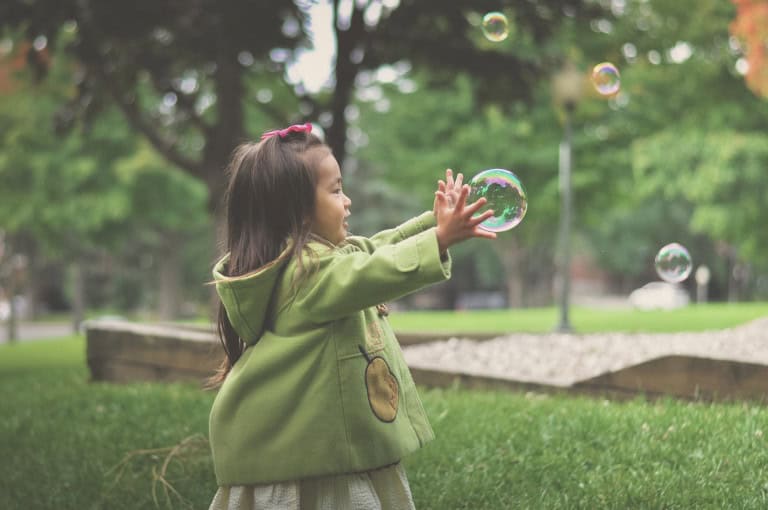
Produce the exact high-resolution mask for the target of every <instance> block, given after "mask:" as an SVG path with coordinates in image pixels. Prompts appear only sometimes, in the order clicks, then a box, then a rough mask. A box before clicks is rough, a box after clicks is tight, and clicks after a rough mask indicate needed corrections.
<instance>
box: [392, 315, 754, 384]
mask: <svg viewBox="0 0 768 510" xmlns="http://www.w3.org/2000/svg"><path fill="white" fill-rule="evenodd" d="M403 353H404V354H405V359H406V361H407V363H408V365H409V366H411V367H413V368H425V369H432V370H444V371H449V372H459V373H465V374H472V375H485V376H491V377H497V378H502V379H511V380H515V381H525V382H535V383H543V384H549V385H557V386H570V385H571V384H573V383H575V382H577V381H580V380H583V379H588V378H591V377H594V376H597V375H599V374H602V373H604V372H609V371H615V370H618V369H621V368H624V367H627V366H631V365H636V364H638V363H641V362H643V361H647V360H649V359H653V358H657V357H659V356H664V355H671V354H683V355H686V354H687V355H691V356H697V357H706V358H713V359H725V360H733V361H745V362H750V363H760V364H767V365H768V317H764V318H760V319H757V320H754V321H752V322H750V323H748V324H745V325H742V326H739V327H736V328H732V329H726V330H720V331H705V332H697V333H671V334H649V333H601V334H591V335H580V334H574V335H570V334H559V333H552V334H511V335H507V336H502V337H498V338H494V339H491V340H486V341H481V342H479V341H473V340H469V339H466V338H450V339H448V340H444V341H439V342H430V343H425V344H418V345H412V346H407V347H403Z"/></svg>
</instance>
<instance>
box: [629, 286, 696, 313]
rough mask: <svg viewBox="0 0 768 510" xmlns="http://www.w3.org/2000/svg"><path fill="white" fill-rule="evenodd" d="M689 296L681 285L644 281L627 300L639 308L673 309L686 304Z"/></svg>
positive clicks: (689, 299)
mask: <svg viewBox="0 0 768 510" xmlns="http://www.w3.org/2000/svg"><path fill="white" fill-rule="evenodd" d="M690 301H691V298H690V297H689V296H688V292H686V291H685V289H683V288H682V287H681V286H679V285H676V284H674V283H667V282H650V283H646V284H645V285H643V286H642V287H640V288H639V289H635V290H633V291H632V293H631V294H630V295H629V302H630V304H632V306H633V307H635V308H638V309H640V310H654V309H661V310H674V309H675V308H681V307H684V306H688V303H690Z"/></svg>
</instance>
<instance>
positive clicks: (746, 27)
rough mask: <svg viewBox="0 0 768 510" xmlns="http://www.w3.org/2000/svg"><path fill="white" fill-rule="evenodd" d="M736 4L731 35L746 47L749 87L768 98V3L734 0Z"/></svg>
mask: <svg viewBox="0 0 768 510" xmlns="http://www.w3.org/2000/svg"><path fill="white" fill-rule="evenodd" d="M732 1H733V3H734V4H736V8H737V10H736V19H734V20H733V22H732V23H731V25H730V28H731V33H732V34H733V35H734V36H736V37H738V38H740V39H741V40H743V41H744V43H745V45H746V51H745V53H746V57H747V65H748V68H747V73H746V80H747V84H748V85H749V87H750V88H751V89H752V90H753V91H754V92H755V94H758V95H760V96H762V97H768V61H766V58H767V57H768V55H766V52H767V51H768V44H767V43H766V41H768V2H766V1H765V0H732Z"/></svg>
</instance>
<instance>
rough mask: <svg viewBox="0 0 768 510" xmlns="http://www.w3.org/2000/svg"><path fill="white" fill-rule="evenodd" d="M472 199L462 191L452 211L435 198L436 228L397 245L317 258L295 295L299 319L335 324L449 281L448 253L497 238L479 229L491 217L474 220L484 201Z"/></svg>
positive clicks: (348, 248)
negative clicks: (479, 239)
mask: <svg viewBox="0 0 768 510" xmlns="http://www.w3.org/2000/svg"><path fill="white" fill-rule="evenodd" d="M468 194H469V186H466V185H464V186H463V187H462V189H461V193H459V195H458V197H457V201H456V202H455V205H452V204H451V201H450V200H449V198H448V197H447V196H446V193H445V192H442V191H438V192H437V193H435V210H436V211H437V223H438V225H437V227H435V228H431V229H429V230H426V231H424V232H421V233H419V234H416V235H414V236H411V237H408V238H406V239H403V240H402V241H400V242H398V243H393V244H387V245H383V246H380V247H379V248H378V249H376V250H374V251H372V252H367V251H364V250H362V249H360V248H358V247H357V246H355V245H353V244H348V245H346V246H343V247H340V248H335V249H329V250H327V251H325V252H324V253H321V254H319V257H318V260H316V261H315V262H314V263H315V264H317V265H316V266H315V267H314V268H312V269H310V272H309V276H308V277H307V278H308V279H307V281H305V282H303V283H302V284H301V287H300V288H299V290H298V291H297V293H296V298H295V300H294V305H297V306H298V307H299V310H296V311H297V313H303V314H304V315H305V317H307V318H308V319H310V320H311V321H313V322H318V323H322V322H328V321H333V320H336V319H340V318H342V317H345V316H348V315H350V314H352V313H354V312H357V311H360V310H364V309H366V308H369V307H371V306H374V305H377V304H379V303H382V302H386V301H391V300H393V299H397V298H399V297H402V296H405V295H406V294H410V293H411V292H414V291H416V290H418V289H420V288H422V287H426V286H428V285H431V284H433V283H437V282H439V281H442V280H446V279H448V278H450V276H451V275H450V267H451V266H450V263H451V259H450V256H448V252H447V250H448V247H450V246H451V245H454V244H456V243H460V242H462V241H464V240H466V239H469V238H471V237H482V238H486V239H495V238H496V234H495V233H493V232H487V231H484V230H483V229H482V228H480V227H479V225H480V223H482V222H483V221H485V220H486V219H488V218H489V217H491V216H492V215H493V211H486V212H484V213H482V214H480V215H479V216H477V217H473V215H474V214H475V213H476V212H477V211H478V210H479V209H480V207H482V206H483V205H484V204H485V202H486V200H485V198H481V199H480V200H478V201H477V202H475V203H474V204H471V205H468V206H467V205H466V199H467V195H468ZM309 264H312V262H311V261H308V263H307V264H305V266H307V267H310V266H309ZM294 267H295V266H294Z"/></svg>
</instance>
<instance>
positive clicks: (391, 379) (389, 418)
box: [358, 345, 400, 423]
mask: <svg viewBox="0 0 768 510" xmlns="http://www.w3.org/2000/svg"><path fill="white" fill-rule="evenodd" d="M358 348H359V349H360V352H362V353H363V356H365V360H366V361H367V362H368V366H366V367H365V387H366V388H367V390H368V403H369V404H370V405H371V411H373V414H374V415H375V416H376V418H378V419H380V420H381V421H383V422H387V423H390V422H393V421H395V418H396V417H397V406H398V403H399V398H400V396H399V385H398V384H397V379H396V378H395V376H394V374H393V373H392V371H391V370H390V369H389V364H388V363H387V361H386V360H385V359H384V358H382V357H381V356H373V357H371V356H370V355H369V354H368V353H367V352H366V351H365V349H364V348H363V346H362V345H358Z"/></svg>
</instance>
